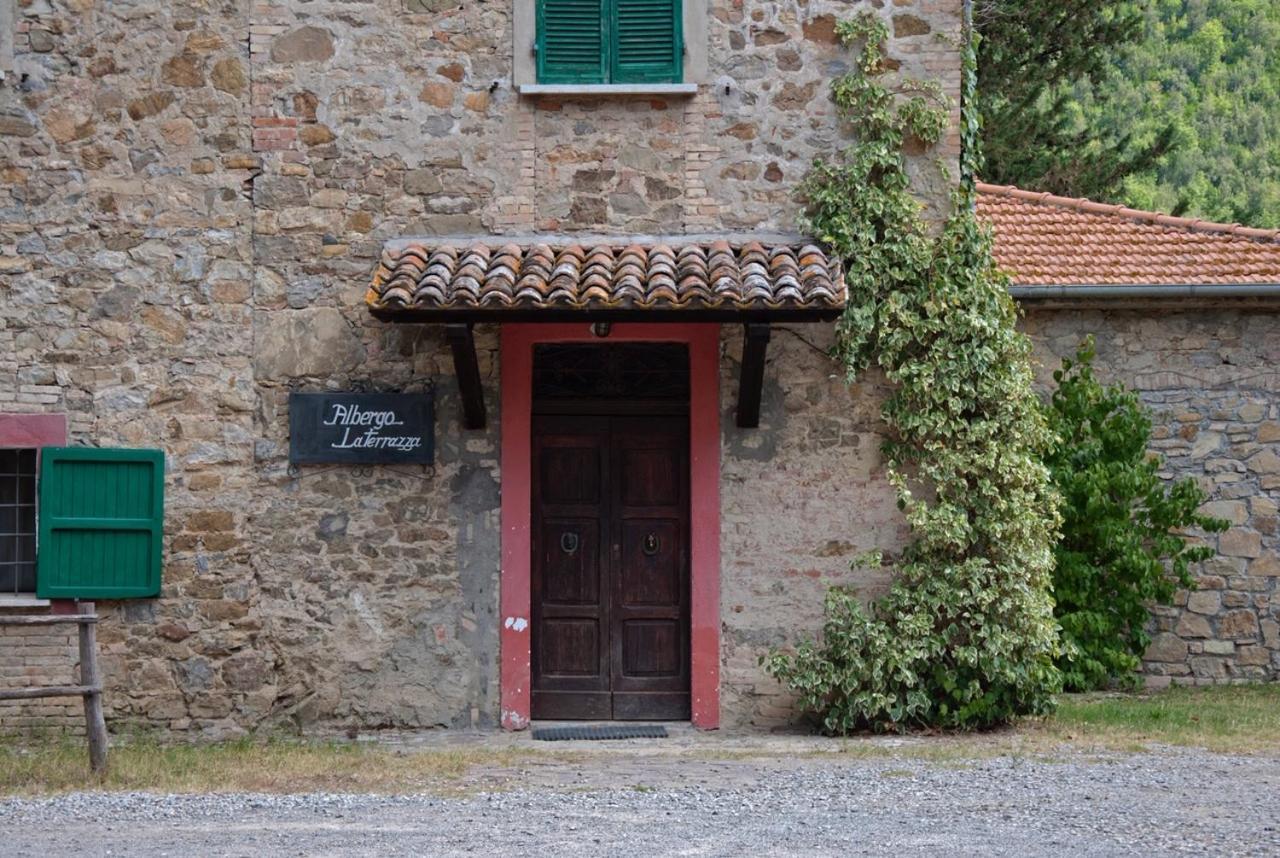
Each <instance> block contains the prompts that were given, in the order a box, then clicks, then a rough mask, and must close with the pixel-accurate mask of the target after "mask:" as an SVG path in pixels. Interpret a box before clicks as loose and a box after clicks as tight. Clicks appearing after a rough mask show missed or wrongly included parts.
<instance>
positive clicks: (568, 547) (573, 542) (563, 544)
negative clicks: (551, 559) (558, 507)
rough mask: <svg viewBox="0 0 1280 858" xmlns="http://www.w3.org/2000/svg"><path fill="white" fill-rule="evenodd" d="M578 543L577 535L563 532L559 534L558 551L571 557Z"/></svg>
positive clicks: (571, 532)
mask: <svg viewBox="0 0 1280 858" xmlns="http://www.w3.org/2000/svg"><path fill="white" fill-rule="evenodd" d="M579 542H580V540H579V539H578V534H576V533H574V532H573V531H565V532H564V533H562V534H560V550H561V551H563V552H564V553H565V554H568V555H570V556H572V555H573V554H574V553H575V552H577V550H578V545H579Z"/></svg>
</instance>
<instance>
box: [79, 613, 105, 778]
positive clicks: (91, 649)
mask: <svg viewBox="0 0 1280 858" xmlns="http://www.w3.org/2000/svg"><path fill="white" fill-rule="evenodd" d="M93 608H94V605H93V602H81V603H80V610H79V613H81V614H92V613H93ZM78 628H79V629H80V684H81V685H82V686H84V688H85V692H84V731H85V734H86V735H87V736H88V737H89V769H90V770H91V771H93V773H94V774H102V773H105V772H106V770H107V722H106V720H105V719H104V718H103V715H102V677H101V676H100V675H99V673H98V646H97V640H96V636H95V629H96V628H97V623H92V622H82V623H80V624H79V626H78Z"/></svg>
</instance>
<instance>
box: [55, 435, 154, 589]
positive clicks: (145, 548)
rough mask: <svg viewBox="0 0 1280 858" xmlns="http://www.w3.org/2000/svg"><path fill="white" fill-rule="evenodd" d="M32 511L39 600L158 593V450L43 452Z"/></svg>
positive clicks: (68, 448) (83, 449) (80, 449)
mask: <svg viewBox="0 0 1280 858" xmlns="http://www.w3.org/2000/svg"><path fill="white" fill-rule="evenodd" d="M36 514H37V515H38V516H39V537H38V538H39V542H38V543H37V545H36V594H37V595H38V596H40V597H41V598H45V599H137V598H143V597H146V596H158V595H160V548H161V545H160V542H161V529H162V526H163V522H164V454H163V453H162V452H161V451H159V450H118V449H115V450H105V449H98V448H95V447H45V448H43V449H42V450H41V451H40V500H39V506H38V508H37V510H36Z"/></svg>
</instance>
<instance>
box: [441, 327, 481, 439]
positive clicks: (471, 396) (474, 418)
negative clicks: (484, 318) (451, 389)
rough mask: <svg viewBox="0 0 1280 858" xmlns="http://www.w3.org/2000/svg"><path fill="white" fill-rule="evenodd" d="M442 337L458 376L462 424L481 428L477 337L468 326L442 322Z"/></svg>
mask: <svg viewBox="0 0 1280 858" xmlns="http://www.w3.org/2000/svg"><path fill="white" fill-rule="evenodd" d="M444 330H445V339H447V340H448V341H449V347H450V348H451V349H453V372H454V374H455V375H456V376H457V377H458V394H459V395H460V396H461V398H462V425H463V426H465V427H466V428H468V429H483V428H484V425H485V412H484V389H483V388H482V387H481V386H480V363H479V361H478V360H477V359H476V340H475V337H474V336H473V335H472V333H471V325H467V324H457V325H445V326H444Z"/></svg>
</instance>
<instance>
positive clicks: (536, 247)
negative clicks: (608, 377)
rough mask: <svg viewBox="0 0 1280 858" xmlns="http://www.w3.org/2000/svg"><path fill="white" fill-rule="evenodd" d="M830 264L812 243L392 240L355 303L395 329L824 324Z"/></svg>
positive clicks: (835, 302) (839, 283)
mask: <svg viewBox="0 0 1280 858" xmlns="http://www.w3.org/2000/svg"><path fill="white" fill-rule="evenodd" d="M845 297H846V294H845V285H844V275H843V273H842V271H841V269H840V264H839V262H838V261H836V260H834V259H831V258H828V256H827V255H826V253H824V252H823V251H822V250H821V249H820V248H818V247H816V246H814V245H812V244H802V243H786V244H781V243H778V244H765V243H761V242H758V241H748V242H745V243H743V244H740V245H732V244H730V243H729V242H727V241H723V240H721V241H708V242H699V241H689V240H684V241H681V240H679V239H671V240H668V241H654V242H652V243H646V244H640V243H633V244H627V245H625V246H624V245H621V244H610V243H605V242H591V243H589V244H587V243H584V244H583V245H579V244H572V243H568V242H565V243H558V244H552V243H550V242H548V241H538V240H531V241H526V242H515V241H512V242H510V243H506V244H503V245H501V246H495V245H492V244H487V243H484V242H482V241H472V242H467V243H465V244H464V243H458V244H450V243H447V242H444V241H442V242H441V243H439V244H426V243H423V242H419V241H402V242H394V243H391V244H389V245H388V246H387V248H386V249H385V250H384V251H383V254H382V261H381V263H380V264H379V265H378V269H377V271H375V272H374V276H373V283H372V284H371V285H370V287H369V291H368V293H367V294H366V296H365V300H366V302H367V303H368V305H369V309H370V310H371V311H372V312H373V314H374V315H376V316H378V317H380V318H385V319H390V320H404V321H431V320H435V321H448V320H450V319H460V320H462V319H465V320H474V319H478V318H485V317H491V318H493V319H495V320H502V319H515V318H521V319H530V318H533V319H538V318H548V319H549V318H552V317H558V318H565V317H578V316H583V315H584V314H590V315H591V316H592V317H595V318H601V317H620V318H627V317H631V316H635V315H637V314H644V315H665V314H668V313H670V314H679V315H681V316H692V315H696V316H699V317H702V318H724V319H729V318H735V317H739V316H747V317H751V316H756V317H761V318H764V317H768V318H779V319H785V318H834V317H835V316H837V315H839V313H840V312H841V311H842V310H843V309H844V304H845Z"/></svg>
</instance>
